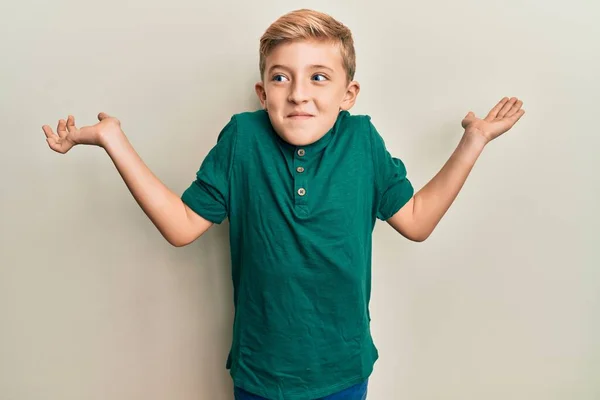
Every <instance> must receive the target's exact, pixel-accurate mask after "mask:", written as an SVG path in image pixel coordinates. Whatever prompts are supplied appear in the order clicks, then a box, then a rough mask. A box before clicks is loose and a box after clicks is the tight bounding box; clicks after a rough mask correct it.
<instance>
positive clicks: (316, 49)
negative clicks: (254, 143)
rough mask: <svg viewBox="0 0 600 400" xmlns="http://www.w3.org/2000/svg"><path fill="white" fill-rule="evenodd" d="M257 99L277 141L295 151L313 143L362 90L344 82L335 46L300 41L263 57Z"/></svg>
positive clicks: (331, 125) (275, 49) (339, 55)
mask: <svg viewBox="0 0 600 400" xmlns="http://www.w3.org/2000/svg"><path fill="white" fill-rule="evenodd" d="M265 61H266V66H265V73H264V76H263V77H262V82H259V83H257V84H256V94H257V95H258V98H259V100H260V102H261V105H262V107H263V108H265V109H266V110H267V112H268V113H269V118H270V120H271V124H272V125H273V127H274V129H275V131H276V132H277V134H278V135H279V136H281V138H282V139H283V140H285V141H287V142H288V143H290V144H292V145H296V146H305V145H307V144H310V143H313V142H316V141H317V140H319V139H320V138H321V137H322V136H323V135H325V133H327V131H329V130H330V129H331V128H332V127H333V125H334V124H335V121H336V119H337V117H338V114H339V112H340V110H349V109H350V108H351V107H352V106H353V105H354V103H355V101H356V96H357V95H358V92H359V90H360V86H359V84H358V82H355V81H353V82H348V78H347V74H346V71H345V69H344V66H343V60H342V55H341V52H340V49H339V47H338V45H336V44H333V43H331V42H325V41H318V40H310V41H307V40H302V41H293V42H289V43H283V44H280V45H278V46H276V47H275V48H274V49H273V50H272V51H271V53H270V54H269V55H268V56H267V58H266V60H265Z"/></svg>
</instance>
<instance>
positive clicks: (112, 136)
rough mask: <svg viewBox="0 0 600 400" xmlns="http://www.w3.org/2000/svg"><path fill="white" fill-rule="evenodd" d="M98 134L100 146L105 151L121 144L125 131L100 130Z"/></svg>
mask: <svg viewBox="0 0 600 400" xmlns="http://www.w3.org/2000/svg"><path fill="white" fill-rule="evenodd" d="M99 136H100V138H99V143H100V147H102V148H104V149H105V150H107V151H110V150H111V149H114V148H115V147H117V146H119V145H121V144H122V143H123V142H124V140H125V133H124V132H123V131H122V130H120V129H119V130H110V131H106V132H100V134H99Z"/></svg>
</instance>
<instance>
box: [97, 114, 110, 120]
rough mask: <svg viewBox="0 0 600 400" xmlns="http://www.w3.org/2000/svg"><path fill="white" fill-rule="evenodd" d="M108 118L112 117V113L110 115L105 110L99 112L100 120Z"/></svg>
mask: <svg viewBox="0 0 600 400" xmlns="http://www.w3.org/2000/svg"><path fill="white" fill-rule="evenodd" d="M106 118H110V115H108V114H107V113H105V112H101V113H100V114H98V120H99V121H102V120H103V119H106Z"/></svg>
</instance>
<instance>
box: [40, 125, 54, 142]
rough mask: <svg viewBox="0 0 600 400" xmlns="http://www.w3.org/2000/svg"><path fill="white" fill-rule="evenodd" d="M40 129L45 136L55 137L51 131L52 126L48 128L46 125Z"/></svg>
mask: <svg viewBox="0 0 600 400" xmlns="http://www.w3.org/2000/svg"><path fill="white" fill-rule="evenodd" d="M42 130H43V131H44V134H45V135H46V138H48V139H50V138H53V137H56V135H54V132H52V128H50V127H49V126H48V125H44V126H42Z"/></svg>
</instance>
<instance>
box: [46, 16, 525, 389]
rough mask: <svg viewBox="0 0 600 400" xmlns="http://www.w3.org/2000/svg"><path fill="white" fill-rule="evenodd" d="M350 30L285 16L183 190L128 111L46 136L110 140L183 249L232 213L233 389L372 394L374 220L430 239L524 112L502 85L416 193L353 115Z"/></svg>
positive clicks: (122, 168)
mask: <svg viewBox="0 0 600 400" xmlns="http://www.w3.org/2000/svg"><path fill="white" fill-rule="evenodd" d="M354 72H355V53H354V45H353V39H352V35H351V32H350V31H349V30H348V28H346V27H345V26H344V25H342V24H341V23H339V22H338V21H336V20H335V19H333V18H332V17H330V16H328V15H325V14H322V13H318V12H315V11H311V10H298V11H294V12H291V13H289V14H287V15H284V16H282V17H281V18H280V19H278V20H277V21H276V22H274V23H273V24H272V25H271V26H270V27H269V28H268V29H267V31H266V32H265V33H264V35H263V37H262V38H261V41H260V74H261V81H260V82H258V83H257V84H256V87H255V90H256V93H257V95H258V98H259V99H260V102H261V105H262V109H261V110H258V111H254V112H244V113H240V114H236V115H234V116H233V117H232V118H231V120H230V121H229V122H228V123H227V124H226V126H225V127H224V128H223V130H222V131H221V132H220V134H219V137H218V140H217V143H216V145H215V146H214V147H213V148H212V149H211V151H210V153H209V154H208V155H207V157H206V159H205V160H204V161H203V162H202V165H201V167H200V169H199V171H198V172H197V175H196V179H195V180H194V181H193V183H192V184H191V185H190V186H189V188H188V189H187V190H186V191H185V192H184V193H183V195H182V196H181V197H179V196H178V195H176V194H175V193H173V192H172V191H171V190H169V189H168V188H167V187H166V186H165V185H164V184H163V183H161V182H160V181H159V180H158V179H157V178H156V177H155V176H154V175H153V174H152V172H151V171H150V170H149V169H148V168H147V167H146V165H145V164H144V162H143V161H142V160H141V159H140V157H139V156H138V154H137V153H136V152H135V150H134V149H133V147H132V146H131V144H130V143H129V141H128V140H127V138H126V136H125V134H124V133H123V131H122V130H121V128H120V123H119V121H118V120H117V119H116V118H114V117H111V116H109V115H107V114H105V113H100V114H99V115H98V119H99V120H100V122H99V123H97V124H96V125H93V126H86V127H82V128H77V127H76V126H75V120H74V118H73V116H71V115H69V116H68V119H67V121H64V120H60V121H59V123H58V128H57V131H58V135H55V134H54V133H53V132H52V130H51V128H50V127H49V126H47V125H44V126H43V130H44V132H45V134H46V137H47V141H48V144H49V146H50V148H52V149H53V150H55V151H57V152H59V153H66V152H67V151H68V150H69V149H70V148H71V147H73V146H74V145H76V144H92V145H97V146H100V147H102V148H104V149H105V150H106V152H107V153H108V155H109V156H110V157H111V159H112V161H113V162H114V164H115V166H116V168H117V170H118V172H119V173H120V174H121V176H122V177H123V179H124V181H125V183H126V185H127V187H128V188H129V190H130V191H131V193H132V195H133V196H134V197H135V199H136V201H137V202H138V203H139V205H140V206H141V208H142V209H143V210H144V212H145V213H146V214H147V215H148V217H149V218H150V219H151V220H152V222H153V223H154V224H155V225H156V227H157V228H158V230H159V231H160V233H161V234H162V235H163V236H164V237H165V238H166V240H168V241H169V243H171V244H172V245H174V246H184V245H187V244H189V243H191V242H192V241H194V240H196V239H197V238H198V237H199V236H201V235H202V234H203V233H204V232H206V230H207V229H209V228H210V227H211V226H212V225H213V224H215V223H217V224H219V223H221V222H222V221H223V220H224V219H225V218H228V219H229V223H230V244H231V261H232V277H233V287H234V304H235V318H234V323H233V340H232V345H231V349H230V352H229V355H228V357H227V363H226V368H227V369H229V370H230V374H231V376H232V378H233V381H234V384H235V396H236V399H265V398H266V399H289V400H296V399H297V400H306V399H319V398H322V399H330V400H333V399H342V398H343V399H364V398H366V391H367V380H368V378H369V376H370V374H371V373H372V371H373V365H374V363H375V361H376V360H377V358H378V351H377V348H376V347H375V345H374V343H373V340H372V337H371V333H370V321H371V317H370V313H369V300H370V291H371V239H372V236H371V234H372V231H373V228H374V224H375V222H376V219H380V220H384V221H387V222H388V223H389V224H390V225H391V226H392V227H393V228H394V229H395V230H396V231H398V232H399V233H400V234H402V235H403V236H405V237H406V238H408V239H409V240H413V241H417V242H420V241H423V240H425V239H426V238H427V237H428V236H429V235H430V234H431V232H432V231H433V230H434V228H435V226H436V225H437V224H438V222H439V221H440V219H441V218H442V216H443V215H444V214H445V213H446V211H447V210H448V208H449V207H450V205H451V203H452V202H453V201H454V199H455V197H456V196H457V194H458V192H459V190H460V189H461V187H462V186H463V184H464V182H465V180H466V178H467V175H468V174H469V172H470V170H471V168H472V167H473V165H474V163H475V161H476V159H477V158H478V156H479V155H480V153H481V152H482V150H483V149H484V147H485V146H486V144H487V143H489V142H490V141H491V140H493V139H494V138H496V137H498V136H499V135H501V134H502V133H504V132H506V131H507V130H509V129H510V128H511V127H512V126H513V125H514V124H515V123H516V122H517V121H518V120H519V119H520V118H521V116H522V115H523V114H524V110H523V109H521V106H522V102H521V101H520V100H517V99H516V98H511V99H508V98H503V99H502V100H501V101H500V102H499V103H498V104H497V105H496V106H495V107H494V108H493V109H492V110H491V111H490V113H489V114H488V115H487V116H486V117H485V118H484V119H479V118H477V117H476V116H475V115H474V114H473V113H472V112H469V113H468V114H467V115H466V117H465V118H464V119H463V120H462V127H463V128H464V129H465V132H464V135H463V137H462V139H461V141H460V143H459V144H458V147H457V148H456V150H455V151H454V153H453V154H452V156H451V157H450V159H449V160H448V161H447V162H446V164H445V165H444V166H443V168H442V169H441V171H440V172H439V173H438V174H437V175H436V176H435V177H434V178H433V179H431V181H430V182H429V183H427V185H425V186H424V187H423V188H422V189H421V190H419V191H418V192H417V193H416V194H414V191H413V187H412V185H411V183H410V181H409V180H408V178H407V175H406V170H405V167H404V164H403V163H402V161H400V160H399V159H398V158H394V157H392V156H391V155H390V154H389V153H388V151H387V149H386V147H385V143H384V141H383V139H382V137H381V136H380V135H379V133H378V132H377V130H376V129H375V127H374V125H373V124H372V123H371V121H370V118H369V117H368V116H358V115H357V116H354V115H350V114H349V112H348V110H350V109H351V108H352V106H353V105H354V103H355V101H356V98H357V95H358V93H359V89H360V86H359V84H358V82H356V81H354Z"/></svg>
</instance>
